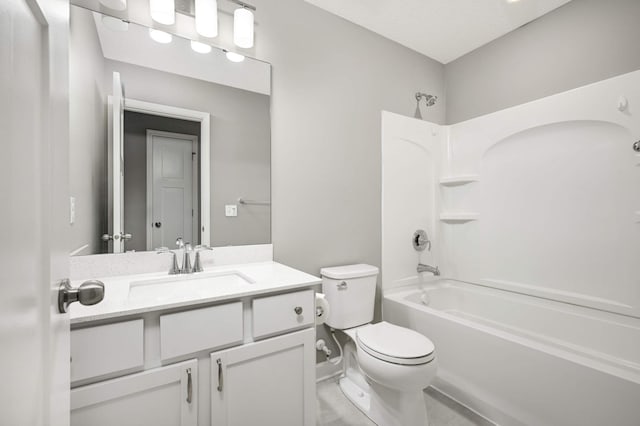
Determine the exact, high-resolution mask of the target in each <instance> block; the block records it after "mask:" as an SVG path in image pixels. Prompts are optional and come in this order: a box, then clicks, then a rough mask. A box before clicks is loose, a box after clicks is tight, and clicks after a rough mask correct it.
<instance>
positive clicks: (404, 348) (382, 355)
mask: <svg viewBox="0 0 640 426" xmlns="http://www.w3.org/2000/svg"><path fill="white" fill-rule="evenodd" d="M356 340H357V343H358V345H359V346H360V348H361V349H362V350H364V351H365V352H367V353H368V354H369V355H371V356H373V357H375V358H378V359H381V360H383V361H388V362H392V363H395V364H403V365H417V364H425V363H427V362H430V361H431V360H433V358H434V357H435V353H434V352H435V346H434V345H433V343H432V342H431V340H429V339H427V338H426V337H425V336H423V335H422V334H420V333H418V332H416V331H413V330H410V329H408V328H405V327H400V326H397V325H393V324H390V323H388V322H385V321H383V322H380V323H377V324H371V325H369V326H367V327H363V328H362V329H359V330H358V331H357V333H356Z"/></svg>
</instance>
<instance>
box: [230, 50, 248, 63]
mask: <svg viewBox="0 0 640 426" xmlns="http://www.w3.org/2000/svg"><path fill="white" fill-rule="evenodd" d="M227 59H228V60H230V61H231V62H242V61H244V55H241V54H239V53H235V52H227Z"/></svg>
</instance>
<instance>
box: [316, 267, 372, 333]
mask: <svg viewBox="0 0 640 426" xmlns="http://www.w3.org/2000/svg"><path fill="white" fill-rule="evenodd" d="M320 274H321V275H322V292H323V293H324V294H325V298H326V300H327V302H329V316H328V317H327V318H326V320H325V324H327V325H328V326H329V327H331V328H335V329H339V330H344V329H346V328H351V327H356V326H359V325H363V324H367V323H370V322H371V321H373V308H374V303H375V298H376V279H377V277H378V268H377V267H375V266H372V265H365V264H358V265H345V266H334V267H331V268H322V269H321V270H320Z"/></svg>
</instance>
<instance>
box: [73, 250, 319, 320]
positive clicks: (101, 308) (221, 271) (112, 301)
mask: <svg viewBox="0 0 640 426" xmlns="http://www.w3.org/2000/svg"><path fill="white" fill-rule="evenodd" d="M228 274H237V275H235V277H236V278H237V277H238V276H240V277H244V278H245V279H246V280H248V281H249V282H245V281H243V280H242V279H236V280H235V281H234V280H229V282H226V281H225V280H224V279H223V280H220V282H212V284H211V286H208V285H207V286H204V287H203V286H202V285H200V286H199V288H198V289H197V290H196V291H193V290H192V289H191V290H187V291H173V292H166V291H163V292H158V294H154V292H153V291H148V290H153V289H151V286H149V285H148V284H156V283H158V282H160V285H162V282H163V281H168V280H169V279H175V280H181V279H184V280H186V281H185V283H187V284H188V282H189V281H190V280H192V282H195V281H199V282H202V280H206V279H207V278H209V277H211V278H213V281H215V279H216V278H217V277H220V276H225V275H228ZM95 279H97V280H100V281H102V282H103V283H104V285H105V295H104V299H103V300H102V302H100V303H98V304H97V305H93V306H83V305H80V304H79V303H74V304H72V305H71V306H70V308H69V313H70V316H71V324H72V325H77V324H84V323H88V322H92V321H100V320H105V319H111V318H118V317H122V316H128V315H135V314H142V313H146V312H152V311H157V310H164V309H172V308H179V307H184V306H190V305H199V304H204V303H211V302H219V301H223V300H229V299H237V298H241V297H247V296H255V295H260V294H266V293H271V292H277V291H283V290H291V289H296V288H302V287H309V286H312V285H316V284H320V283H321V282H322V281H321V280H320V278H318V277H315V276H313V275H309V274H307V273H305V272H301V271H298V270H296V269H293V268H290V267H288V266H285V265H282V264H280V263H277V262H272V261H269V262H258V263H245V264H236V265H225V266H217V267H209V268H206V270H205V271H204V272H200V273H196V274H189V275H172V276H170V275H168V274H167V273H166V272H162V273H159V272H154V273H147V274H136V275H125V276H116V277H107V278H100V277H95ZM238 282H240V284H238ZM131 283H134V286H131ZM80 284H82V280H77V281H73V282H72V286H73V287H77V286H79V285H80ZM135 284H138V285H140V284H142V286H144V287H146V289H145V290H147V291H143V292H138V293H137V295H136V297H130V295H132V294H133V293H132V292H131V289H132V288H134V287H135ZM170 285H172V286H173V288H174V289H176V288H178V289H179V287H178V286H179V285H180V283H174V284H170ZM142 286H140V287H142ZM140 287H138V288H140ZM187 287H188V285H187V286H186V287H185V289H187ZM203 288H204V290H203ZM160 293H161V294H160Z"/></svg>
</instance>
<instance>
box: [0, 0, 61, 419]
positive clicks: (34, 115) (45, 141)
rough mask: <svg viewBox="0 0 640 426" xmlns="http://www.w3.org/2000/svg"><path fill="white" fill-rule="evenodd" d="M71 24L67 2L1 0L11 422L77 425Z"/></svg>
mask: <svg viewBox="0 0 640 426" xmlns="http://www.w3.org/2000/svg"><path fill="white" fill-rule="evenodd" d="M68 24H69V3H68V1H64V0H2V1H0V143H1V144H2V145H1V146H2V151H1V152H2V167H0V194H2V208H1V209H0V235H2V239H3V243H2V247H3V249H2V252H1V254H0V270H1V271H2V275H1V277H2V278H0V279H1V283H0V380H1V384H0V424H2V425H43V424H44V425H57V426H63V425H68V424H69V316H68V315H66V314H59V313H58V311H57V294H58V293H57V288H58V284H59V281H60V279H62V278H65V277H67V276H68V272H69V257H68V249H69V248H68V244H67V241H68V240H67V234H68V230H69V184H68V173H69V169H68V167H69V166H68V157H69V148H68V137H69V129H68V123H69V112H68V109H69V105H68V102H69V95H68V79H69V77H68Z"/></svg>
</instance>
